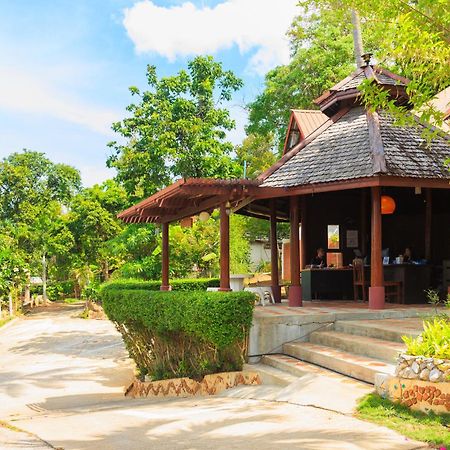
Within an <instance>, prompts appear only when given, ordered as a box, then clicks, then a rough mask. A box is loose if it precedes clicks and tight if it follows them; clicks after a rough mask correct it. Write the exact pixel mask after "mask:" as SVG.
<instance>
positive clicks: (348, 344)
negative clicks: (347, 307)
mask: <svg viewBox="0 0 450 450" xmlns="http://www.w3.org/2000/svg"><path fill="white" fill-rule="evenodd" d="M309 341H310V342H311V343H312V344H319V345H324V346H327V347H333V348H336V349H339V350H343V351H345V352H350V353H354V354H357V355H363V356H367V357H369V358H376V359H381V360H382V361H386V362H389V363H392V364H394V363H395V361H396V359H397V356H398V355H399V353H402V352H403V351H404V350H405V345H404V344H400V343H399V342H392V341H385V340H383V339H377V338H373V337H368V336H358V337H356V336H355V335H354V334H347V333H342V332H340V331H315V332H314V333H311V335H310V337H309Z"/></svg>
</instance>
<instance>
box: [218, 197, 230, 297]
mask: <svg viewBox="0 0 450 450" xmlns="http://www.w3.org/2000/svg"><path fill="white" fill-rule="evenodd" d="M227 210H228V211H227ZM229 214H230V210H229V209H228V208H227V207H226V205H225V203H222V204H221V205H220V288H219V291H230V290H231V289H230V216H229Z"/></svg>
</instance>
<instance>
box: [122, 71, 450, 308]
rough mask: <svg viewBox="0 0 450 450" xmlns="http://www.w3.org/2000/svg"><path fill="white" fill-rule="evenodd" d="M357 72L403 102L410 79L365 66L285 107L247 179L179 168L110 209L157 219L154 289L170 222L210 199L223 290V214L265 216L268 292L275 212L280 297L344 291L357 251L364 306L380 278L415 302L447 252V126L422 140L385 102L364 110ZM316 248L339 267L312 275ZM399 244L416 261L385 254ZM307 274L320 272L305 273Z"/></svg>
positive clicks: (226, 277)
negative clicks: (147, 191)
mask: <svg viewBox="0 0 450 450" xmlns="http://www.w3.org/2000/svg"><path fill="white" fill-rule="evenodd" d="M366 79H369V80H371V82H373V83H378V84H379V85H380V86H381V87H382V88H383V89H384V90H386V91H387V92H388V94H389V96H390V98H392V100H393V101H395V102H396V104H398V105H403V106H408V95H407V92H406V85H407V83H408V80H406V79H405V78H403V77H400V76H397V75H395V74H393V73H391V72H389V71H387V70H385V69H382V68H379V67H376V66H370V65H367V66H365V67H362V68H360V69H358V70H356V71H355V72H353V73H352V74H351V75H350V76H349V77H347V78H345V79H344V80H342V81H341V82H340V83H338V84H337V85H336V86H334V87H333V88H331V89H330V90H328V91H326V92H325V93H324V94H323V95H322V96H321V97H319V98H318V99H316V101H315V103H316V104H317V105H318V107H319V108H320V111H319V110H317V111H314V112H312V111H298V110H294V111H293V112H292V115H291V119H290V122H289V127H288V131H287V135H286V141H285V149H284V154H283V156H282V157H281V159H280V160H279V161H278V162H277V163H276V164H274V165H273V166H272V167H270V168H269V169H268V170H267V171H266V172H264V173H263V174H262V175H261V176H260V177H259V178H258V179H257V180H246V179H244V180H242V179H239V180H217V179H182V180H179V181H177V182H176V183H174V184H173V185H171V186H168V187H167V188H165V189H162V190H161V191H159V192H157V193H155V194H154V195H152V196H151V197H149V198H148V199H146V200H143V201H142V202H140V203H138V204H136V205H134V206H132V207H130V208H128V209H127V210H125V211H123V212H122V213H121V214H119V216H118V217H119V218H121V219H122V220H124V221H125V222H127V223H136V222H152V223H160V224H162V240H163V251H162V260H163V264H162V286H161V289H162V290H168V289H170V284H169V244H168V242H169V224H170V223H172V222H176V221H179V220H181V219H183V218H185V217H190V216H193V215H197V214H199V213H201V212H203V211H211V210H213V209H215V208H219V209H220V290H222V291H227V290H229V289H230V265H229V215H230V213H238V214H243V215H247V216H251V217H256V218H262V219H266V220H270V224H271V228H270V237H271V243H272V247H271V262H272V264H271V278H272V289H273V292H274V296H275V298H276V301H277V302H280V301H281V295H280V283H279V271H278V261H279V258H278V247H277V239H276V232H277V222H280V221H286V222H287V221H289V222H290V278H291V279H290V287H289V305H290V306H302V298H307V297H308V299H309V297H310V296H311V292H317V291H318V292H319V294H320V293H322V289H325V292H327V293H328V294H327V295H334V297H333V298H336V297H337V296H339V295H345V294H346V290H348V277H351V276H352V275H351V273H352V272H351V269H349V268H348V266H349V265H350V264H351V262H352V261H353V258H354V257H355V254H362V255H366V256H367V261H366V262H367V267H366V269H365V271H366V272H367V280H368V282H369V283H368V284H370V286H369V289H368V291H369V307H370V308H372V309H382V308H383V307H384V304H385V298H386V292H385V279H387V280H394V281H396V280H398V281H400V283H401V285H402V290H403V295H404V296H405V297H406V300H407V301H410V300H412V301H420V300H421V298H423V290H424V289H425V288H429V287H431V286H433V285H436V284H437V283H438V281H433V276H434V274H435V271H434V269H433V268H434V267H436V266H442V262H443V261H444V260H446V259H450V172H449V169H448V167H447V166H445V163H444V161H445V160H446V159H448V158H449V157H450V146H449V143H450V142H449V136H448V135H447V134H445V133H443V132H442V133H439V134H438V135H437V136H436V137H435V138H434V139H433V140H432V141H431V142H428V141H427V140H426V139H424V137H423V131H424V128H427V127H428V128H431V127H430V126H428V125H425V124H422V123H421V122H420V121H419V119H418V118H416V120H417V123H418V125H417V126H414V127H412V126H396V125H394V120H393V118H392V117H390V116H389V115H388V114H387V113H385V112H382V111H375V112H371V111H369V110H368V109H366V108H365V107H364V106H363V105H362V102H361V94H360V91H359V90H358V86H359V84H360V83H361V82H363V81H364V80H366ZM387 198H389V199H390V201H391V202H392V200H393V201H394V202H395V203H394V206H395V212H394V213H393V214H389V215H384V214H382V200H384V199H387ZM330 226H331V230H332V231H331V234H332V236H331V237H333V238H334V239H333V243H332V244H331V243H330V242H329V239H328V238H329V237H330V235H329V233H330ZM327 233H328V235H327ZM318 247H326V248H327V249H328V251H329V255H331V256H336V258H334V259H332V260H333V261H338V263H337V264H335V266H341V265H342V266H344V267H334V268H330V269H326V270H324V269H322V271H320V272H319V271H317V274H316V273H313V272H312V270H311V269H307V266H308V263H309V258H310V257H311V256H313V254H314V252H315V249H316V248H318ZM405 247H413V248H414V252H415V254H416V256H417V258H416V259H417V261H416V262H420V264H410V265H408V266H405V265H404V264H398V265H396V266H395V267H394V265H393V264H391V263H392V262H393V260H394V259H393V257H395V256H396V255H398V254H399V253H400V252H402V250H403V249H404V248H405ZM383 257H384V258H383ZM386 258H387V259H386ZM339 261H340V263H339ZM397 262H398V261H397ZM383 263H384V264H383ZM316 275H317V277H319V278H320V279H319V278H318V279H317V280H316V281H314V280H315V278H317V277H316ZM301 278H302V280H304V281H303V285H304V286H303V291H304V292H303V293H302V286H301V283H300V279H301ZM320 280H322V281H320ZM311 283H313V284H314V283H318V285H317V286H315V287H314V286H311ZM350 283H351V280H350ZM306 288H308V293H307V292H306Z"/></svg>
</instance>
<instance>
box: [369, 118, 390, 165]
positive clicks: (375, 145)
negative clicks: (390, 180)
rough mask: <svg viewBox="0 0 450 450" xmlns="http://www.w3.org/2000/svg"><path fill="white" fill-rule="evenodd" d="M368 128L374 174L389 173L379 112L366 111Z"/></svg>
mask: <svg viewBox="0 0 450 450" xmlns="http://www.w3.org/2000/svg"><path fill="white" fill-rule="evenodd" d="M366 120H367V128H368V130H369V149H370V153H371V159H372V172H373V174H378V173H383V172H387V166H386V156H385V154H384V143H383V139H382V136H381V126H380V118H379V115H378V112H377V111H374V112H371V111H370V110H368V109H367V110H366Z"/></svg>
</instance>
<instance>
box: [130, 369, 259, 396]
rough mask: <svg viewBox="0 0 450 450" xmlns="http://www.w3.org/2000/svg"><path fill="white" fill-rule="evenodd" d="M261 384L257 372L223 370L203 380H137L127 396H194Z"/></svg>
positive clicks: (206, 376)
mask: <svg viewBox="0 0 450 450" xmlns="http://www.w3.org/2000/svg"><path fill="white" fill-rule="evenodd" d="M259 384H261V378H260V376H259V375H258V374H257V373H256V372H222V373H215V374H212V375H205V377H204V378H203V380H202V381H200V382H199V381H195V380H193V379H191V378H172V379H170V380H159V381H145V382H144V381H140V380H135V381H134V382H133V383H132V384H131V385H130V386H129V387H128V389H127V390H126V392H125V396H127V397H133V398H136V397H166V398H171V397H178V398H183V397H193V396H200V395H215V394H219V393H220V392H222V391H224V390H226V389H230V388H233V387H236V386H239V385H248V386H255V385H259Z"/></svg>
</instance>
